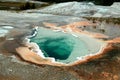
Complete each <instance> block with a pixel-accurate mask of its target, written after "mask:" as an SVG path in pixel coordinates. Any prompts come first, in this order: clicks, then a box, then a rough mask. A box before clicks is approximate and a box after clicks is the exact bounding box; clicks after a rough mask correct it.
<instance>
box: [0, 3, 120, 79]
mask: <svg viewBox="0 0 120 80" xmlns="http://www.w3.org/2000/svg"><path fill="white" fill-rule="evenodd" d="M119 4H120V3H114V4H113V5H112V6H96V5H94V4H92V3H89V4H87V3H80V2H68V3H60V4H53V5H51V6H48V7H44V8H40V9H34V10H25V11H17V12H16V11H6V10H1V11H0V17H1V18H0V53H1V54H0V80H120V70H119V67H120V34H119V33H120V22H119V19H120V9H119ZM33 26H39V27H47V28H51V29H58V30H63V31H67V29H68V28H70V29H71V30H72V32H76V33H80V34H81V33H82V34H85V35H89V36H91V37H93V38H97V39H99V40H102V41H104V42H105V43H107V46H106V47H105V48H104V49H103V50H102V51H101V52H99V53H100V54H98V55H94V56H87V57H86V58H85V59H83V60H81V61H77V62H75V63H74V64H71V65H64V64H58V63H57V64H53V63H51V62H48V63H46V62H45V63H39V62H38V61H39V59H38V58H36V55H33V56H34V58H33V56H30V57H29V55H27V56H26V55H24V54H23V56H22V55H21V54H20V53H18V52H17V51H16V48H20V47H25V48H27V49H28V47H26V46H25V44H24V43H23V39H24V38H25V36H27V35H29V34H30V33H31V30H32V28H33ZM58 27H61V28H58ZM93 44H94V43H93ZM78 51H79V50H78ZM33 54H34V53H33ZM37 60H38V61H37ZM36 61H37V62H36Z"/></svg>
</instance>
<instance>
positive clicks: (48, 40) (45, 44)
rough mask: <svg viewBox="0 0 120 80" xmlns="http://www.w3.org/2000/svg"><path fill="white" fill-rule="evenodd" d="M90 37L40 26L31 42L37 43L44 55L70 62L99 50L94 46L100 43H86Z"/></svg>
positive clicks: (59, 60)
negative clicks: (76, 35)
mask: <svg viewBox="0 0 120 80" xmlns="http://www.w3.org/2000/svg"><path fill="white" fill-rule="evenodd" d="M91 39H92V38H91ZM91 39H89V38H87V37H85V38H84V37H83V36H79V37H75V36H72V35H71V34H68V33H63V32H60V31H59V32H55V31H52V30H50V29H47V28H42V27H41V28H39V29H38V34H37V36H36V37H34V38H32V39H31V42H35V43H37V44H38V45H39V47H40V49H41V50H42V52H43V53H44V56H45V57H54V58H55V60H56V61H58V62H63V63H71V62H74V61H76V60H77V57H81V56H86V55H88V54H90V53H95V52H97V51H98V50H99V48H98V49H94V47H100V46H101V43H98V42H97V44H96V45H88V42H89V40H91ZM87 41H88V42H87ZM93 42H94V39H93ZM94 43H95V42H94ZM90 44H91V43H90ZM92 47H93V48H92Z"/></svg>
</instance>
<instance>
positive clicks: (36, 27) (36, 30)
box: [27, 26, 38, 39]
mask: <svg viewBox="0 0 120 80" xmlns="http://www.w3.org/2000/svg"><path fill="white" fill-rule="evenodd" d="M37 33H38V26H35V27H34V28H33V29H32V32H31V33H30V35H29V36H27V38H28V39H31V38H34V37H35V36H36V35H37Z"/></svg>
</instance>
